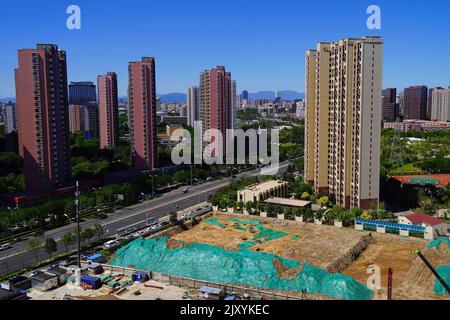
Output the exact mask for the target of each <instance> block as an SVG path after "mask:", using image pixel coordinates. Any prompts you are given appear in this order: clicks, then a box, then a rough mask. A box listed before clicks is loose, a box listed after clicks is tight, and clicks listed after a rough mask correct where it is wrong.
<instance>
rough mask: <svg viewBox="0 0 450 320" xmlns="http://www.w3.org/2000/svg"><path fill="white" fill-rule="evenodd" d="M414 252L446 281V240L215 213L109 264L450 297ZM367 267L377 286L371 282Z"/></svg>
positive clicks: (269, 283) (383, 295)
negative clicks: (376, 278) (375, 279)
mask: <svg viewBox="0 0 450 320" xmlns="http://www.w3.org/2000/svg"><path fill="white" fill-rule="evenodd" d="M418 251H420V252H421V254H423V256H424V257H426V259H427V260H428V261H429V263H430V264H431V265H432V266H433V267H434V268H435V269H436V270H438V271H439V273H440V275H441V276H442V277H443V278H444V279H446V281H447V282H449V280H450V279H449V276H450V274H449V270H448V269H449V265H450V241H448V239H438V240H435V241H433V242H429V241H427V240H424V239H419V238H412V237H410V238H401V237H399V236H398V235H395V234H378V233H375V232H369V231H356V230H354V229H352V228H336V227H333V226H328V225H315V224H311V223H303V222H295V221H290V220H277V219H271V218H261V217H258V216H245V215H240V214H239V215H233V214H222V213H215V214H213V215H208V216H207V217H205V218H204V219H203V220H202V221H201V222H200V223H198V224H195V225H193V226H192V225H187V226H184V227H180V226H177V227H174V228H172V229H169V230H167V231H165V232H163V233H161V234H156V235H152V236H151V237H148V238H146V239H144V238H140V239H136V240H134V241H133V242H131V243H129V244H127V245H125V246H124V247H122V248H120V249H119V250H118V251H117V252H116V253H115V254H114V255H113V257H112V259H111V261H110V262H109V263H110V265H112V266H118V267H129V268H134V269H136V270H147V271H149V272H154V273H162V274H168V275H174V276H179V277H184V278H186V279H198V280H203V281H210V282H213V283H221V284H224V285H236V286H241V287H248V288H257V289H261V290H266V291H268V292H274V293H283V294H286V295H289V296H291V297H298V298H299V299H300V298H302V299H348V300H370V299H373V300H378V299H382V300H385V299H388V296H389V298H391V299H394V300H403V299H408V300H416V299H450V297H449V295H448V294H446V291H445V289H444V288H443V287H442V285H441V284H440V283H439V282H438V281H437V280H436V277H435V276H434V275H433V273H432V272H431V271H430V269H429V268H428V267H427V266H426V265H425V263H424V262H423V261H421V258H420V257H419V256H418V254H417V252H418ZM371 270H377V272H378V274H375V276H379V286H377V285H376V281H375V282H374V283H375V285H374V286H370V285H368V283H369V282H370V281H371V280H369V279H370V277H371V275H372V274H373V272H372V271H371ZM389 270H391V275H390V279H391V280H390V281H389V282H390V283H389V284H388V278H389V275H388V274H389V273H390V272H389ZM389 287H390V288H391V290H389V289H388V288H389Z"/></svg>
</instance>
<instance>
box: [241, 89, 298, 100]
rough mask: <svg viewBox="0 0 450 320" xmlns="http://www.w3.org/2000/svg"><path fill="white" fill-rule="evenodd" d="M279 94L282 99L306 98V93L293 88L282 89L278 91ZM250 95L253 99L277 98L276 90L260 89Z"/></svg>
mask: <svg viewBox="0 0 450 320" xmlns="http://www.w3.org/2000/svg"><path fill="white" fill-rule="evenodd" d="M278 95H279V96H280V98H281V100H297V99H304V97H305V94H304V93H300V92H297V91H292V90H280V91H278ZM248 97H249V98H250V99H251V100H255V99H268V100H273V99H275V91H259V92H254V93H251V92H249V94H248Z"/></svg>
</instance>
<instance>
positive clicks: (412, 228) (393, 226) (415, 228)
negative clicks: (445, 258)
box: [355, 218, 426, 233]
mask: <svg viewBox="0 0 450 320" xmlns="http://www.w3.org/2000/svg"><path fill="white" fill-rule="evenodd" d="M355 224H362V225H366V226H373V227H384V228H387V229H392V230H398V231H400V230H405V231H409V232H422V233H425V232H426V228H425V227H422V226H415V225H409V224H400V223H397V222H390V221H382V220H370V219H362V218H356V219H355Z"/></svg>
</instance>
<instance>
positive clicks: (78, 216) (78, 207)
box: [75, 180, 81, 268]
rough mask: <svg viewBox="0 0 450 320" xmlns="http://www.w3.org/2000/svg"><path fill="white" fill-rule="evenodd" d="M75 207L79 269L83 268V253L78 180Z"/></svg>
mask: <svg viewBox="0 0 450 320" xmlns="http://www.w3.org/2000/svg"><path fill="white" fill-rule="evenodd" d="M75 190H76V191H75V206H76V211H77V263H78V268H81V253H80V192H79V190H78V180H77V182H76V183H75Z"/></svg>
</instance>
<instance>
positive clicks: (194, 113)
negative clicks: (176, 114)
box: [187, 86, 200, 127]
mask: <svg viewBox="0 0 450 320" xmlns="http://www.w3.org/2000/svg"><path fill="white" fill-rule="evenodd" d="M199 120H200V89H199V87H196V86H194V87H190V88H189V89H188V92H187V124H188V125H190V126H191V127H193V126H194V121H199Z"/></svg>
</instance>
